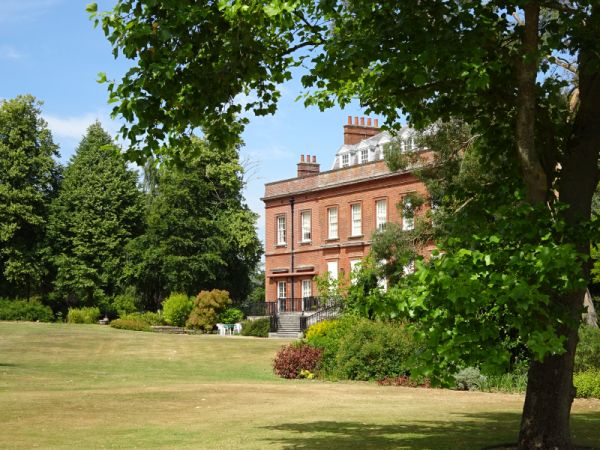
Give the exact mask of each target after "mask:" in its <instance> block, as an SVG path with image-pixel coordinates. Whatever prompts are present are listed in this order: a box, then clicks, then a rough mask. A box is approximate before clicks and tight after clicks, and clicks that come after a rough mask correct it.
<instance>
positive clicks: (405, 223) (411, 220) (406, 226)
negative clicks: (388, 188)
mask: <svg viewBox="0 0 600 450" xmlns="http://www.w3.org/2000/svg"><path fill="white" fill-rule="evenodd" d="M403 203H404V205H403V207H402V229H403V230H404V231H410V230H414V229H415V216H414V213H415V212H414V211H412V215H413V216H412V217H406V214H404V211H405V210H407V209H411V210H412V202H411V201H410V199H404V200H403Z"/></svg>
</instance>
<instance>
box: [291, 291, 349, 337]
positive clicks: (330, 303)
mask: <svg viewBox="0 0 600 450" xmlns="http://www.w3.org/2000/svg"><path fill="white" fill-rule="evenodd" d="M320 306H321V307H320V308H319V309H318V310H317V311H316V312H315V313H313V314H309V315H305V316H302V317H300V330H301V331H306V330H307V329H308V327H310V326H311V325H314V324H315V323H319V322H322V321H324V320H331V319H335V318H336V317H339V316H340V315H341V314H342V309H343V307H344V304H343V303H342V301H341V300H340V299H328V300H327V301H326V302H322V303H321V304H320Z"/></svg>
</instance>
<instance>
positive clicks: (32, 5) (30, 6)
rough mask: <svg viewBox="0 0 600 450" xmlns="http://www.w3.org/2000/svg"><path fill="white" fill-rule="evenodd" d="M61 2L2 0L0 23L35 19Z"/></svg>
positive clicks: (51, 0) (56, 0)
mask: <svg viewBox="0 0 600 450" xmlns="http://www.w3.org/2000/svg"><path fill="white" fill-rule="evenodd" d="M61 2H62V0H2V1H1V5H0V23H16V22H29V21H32V20H36V19H38V18H39V17H41V16H43V15H44V14H46V12H47V11H48V10H49V9H50V8H52V7H54V6H56V5H58V4H59V3H61ZM82 8H83V6H82Z"/></svg>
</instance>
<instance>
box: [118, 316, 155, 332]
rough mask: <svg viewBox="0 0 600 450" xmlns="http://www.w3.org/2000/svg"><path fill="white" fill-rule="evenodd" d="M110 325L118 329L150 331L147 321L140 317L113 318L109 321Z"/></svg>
mask: <svg viewBox="0 0 600 450" xmlns="http://www.w3.org/2000/svg"><path fill="white" fill-rule="evenodd" d="M110 326H111V327H113V328H118V329H120V330H132V331H151V328H150V325H148V322H146V321H144V320H142V319H140V318H130V319H115V320H113V321H112V322H111V323H110Z"/></svg>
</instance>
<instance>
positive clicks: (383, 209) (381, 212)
mask: <svg viewBox="0 0 600 450" xmlns="http://www.w3.org/2000/svg"><path fill="white" fill-rule="evenodd" d="M375 209H376V222H377V229H378V230H383V229H384V228H385V223H386V222H387V201H386V200H378V201H377V203H376V204H375Z"/></svg>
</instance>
